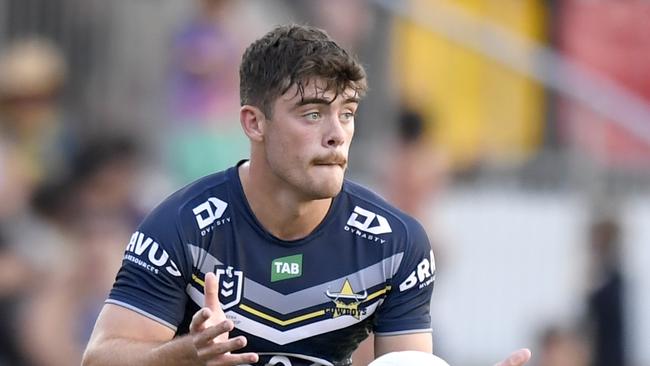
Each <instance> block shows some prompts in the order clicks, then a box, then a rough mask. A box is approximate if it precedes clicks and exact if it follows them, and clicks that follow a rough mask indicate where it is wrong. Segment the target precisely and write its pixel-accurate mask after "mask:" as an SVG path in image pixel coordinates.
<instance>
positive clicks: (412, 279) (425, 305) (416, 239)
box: [374, 220, 435, 336]
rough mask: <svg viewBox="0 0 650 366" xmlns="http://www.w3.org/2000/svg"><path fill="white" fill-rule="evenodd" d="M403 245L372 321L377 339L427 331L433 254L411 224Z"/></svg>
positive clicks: (417, 227)
mask: <svg viewBox="0 0 650 366" xmlns="http://www.w3.org/2000/svg"><path fill="white" fill-rule="evenodd" d="M406 241H407V243H406V245H405V247H404V248H405V249H404V256H403V260H402V262H401V263H400V265H399V269H398V270H397V273H396V274H395V276H394V277H393V279H392V280H391V281H390V283H391V289H390V291H389V293H388V295H387V296H386V299H385V300H384V302H383V303H382V305H381V306H380V307H379V309H378V313H377V316H376V318H375V323H374V332H375V333H376V334H377V335H379V336H382V335H399V334H409V333H423V332H430V331H431V314H430V312H429V309H430V303H431V296H432V292H433V283H434V280H435V262H434V257H433V251H432V250H431V246H430V244H429V239H428V238H427V235H426V233H425V231H424V229H423V228H422V226H421V225H420V224H419V223H417V222H416V221H415V220H413V222H412V224H411V225H409V232H408V234H407V238H406Z"/></svg>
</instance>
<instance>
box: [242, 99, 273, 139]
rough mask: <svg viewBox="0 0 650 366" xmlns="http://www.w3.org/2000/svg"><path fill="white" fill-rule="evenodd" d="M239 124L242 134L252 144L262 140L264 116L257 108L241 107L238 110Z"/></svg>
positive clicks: (264, 128) (264, 125) (264, 123)
mask: <svg viewBox="0 0 650 366" xmlns="http://www.w3.org/2000/svg"><path fill="white" fill-rule="evenodd" d="M239 122H240V123H241V127H242V129H243V130H244V133H245V134H246V136H248V138H249V139H250V140H251V141H252V142H261V141H263V140H264V133H265V131H266V116H265V115H264V113H262V111H261V110H260V109H259V108H257V107H254V106H251V105H244V106H242V107H241V109H240V110H239Z"/></svg>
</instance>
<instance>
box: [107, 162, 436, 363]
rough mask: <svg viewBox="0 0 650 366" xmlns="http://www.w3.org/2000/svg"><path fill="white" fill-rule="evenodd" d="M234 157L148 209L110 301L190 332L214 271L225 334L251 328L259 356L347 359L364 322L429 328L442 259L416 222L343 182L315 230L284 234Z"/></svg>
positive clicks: (264, 359) (391, 329)
mask: <svg viewBox="0 0 650 366" xmlns="http://www.w3.org/2000/svg"><path fill="white" fill-rule="evenodd" d="M240 164H241V163H240ZM238 166H239V164H238ZM238 166H235V167H232V168H230V169H228V170H226V171H223V172H219V173H215V174H212V175H209V176H207V177H205V178H202V179H200V180H198V181H196V182H194V183H192V184H190V185H188V186H187V187H185V188H183V189H181V190H180V191H178V192H176V193H174V194H173V195H172V196H170V197H169V198H167V199H166V200H164V201H163V202H162V203H161V204H160V205H159V206H158V207H157V208H155V209H154V210H153V211H152V212H151V213H150V214H149V215H148V216H147V217H146V218H145V220H144V221H143V222H142V224H141V225H140V226H139V228H138V229H137V231H136V232H135V233H134V234H133V236H132V237H131V240H130V241H129V243H128V245H127V247H126V251H125V256H124V260H123V262H122V267H121V269H120V270H119V272H118V274H117V277H116V281H115V284H114V287H113V289H112V290H111V292H110V295H109V298H108V300H107V301H106V302H107V303H111V304H116V305H119V306H123V307H126V308H128V309H131V310H133V311H135V312H138V313H140V314H142V315H144V316H146V317H149V318H151V319H153V320H155V321H158V322H160V323H162V324H164V325H166V326H168V327H169V328H171V329H173V330H174V331H175V332H176V334H178V335H180V334H184V333H187V332H188V329H189V324H190V321H191V317H192V315H193V314H194V313H195V312H196V311H198V310H199V309H200V308H201V307H202V306H203V303H204V296H203V287H204V281H203V280H204V276H205V274H206V273H208V272H214V273H216V276H217V281H218V284H219V301H220V303H221V307H222V308H223V310H224V312H225V314H226V317H227V318H229V319H231V320H232V321H233V323H234V324H235V329H234V330H233V331H231V332H230V336H231V337H235V336H239V335H243V336H245V337H246V338H247V340H248V344H247V346H246V347H245V348H244V349H242V350H241V352H256V353H258V354H259V355H260V360H259V362H258V363H257V365H267V364H268V365H278V366H290V365H292V366H295V365H349V364H350V355H351V353H352V351H353V350H354V349H355V348H356V347H357V345H358V344H359V342H360V341H362V340H363V339H364V338H366V337H367V335H368V332H369V331H372V332H374V333H375V334H376V335H377V336H382V335H399V334H408V333H421V332H430V331H431V329H430V323H431V319H430V315H429V302H430V299H431V292H432V288H433V282H434V278H435V265H434V259H433V252H432V251H431V248H430V246H429V241H428V239H427V236H426V234H425V232H424V230H423V229H422V227H421V226H420V224H419V223H418V222H417V221H416V220H414V219H413V218H411V217H410V216H408V215H406V214H404V213H402V212H400V211H398V210H397V209H395V208H393V207H391V206H390V205H389V204H387V203H386V202H385V201H384V200H383V199H382V198H380V197H379V196H377V195H376V194H374V193H373V192H371V191H370V190H368V189H366V188H364V187H362V186H360V185H358V184H355V183H353V182H351V181H348V180H345V181H344V183H343V187H342V190H341V192H340V193H339V194H338V195H337V196H336V197H335V198H334V199H333V200H332V204H331V206H330V209H329V211H328V213H327V215H326V216H325V218H324V219H323V220H322V222H321V223H320V224H319V225H318V226H317V228H316V229H314V230H313V232H312V233H310V234H309V235H308V236H306V237H305V238H302V239H299V240H292V241H285V240H281V239H279V238H277V237H275V236H273V235H272V234H270V233H269V232H268V231H266V230H265V229H264V227H263V226H262V225H261V224H260V222H258V220H257V219H256V217H255V215H254V214H253V212H252V210H251V208H250V206H249V205H248V202H247V200H246V197H245V195H244V191H243V188H242V185H241V181H240V179H239V174H238Z"/></svg>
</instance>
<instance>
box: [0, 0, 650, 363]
mask: <svg viewBox="0 0 650 366" xmlns="http://www.w3.org/2000/svg"><path fill="white" fill-rule="evenodd" d="M649 20H650V2H648V1H645V0H546V1H542V0H453V1H452V0H400V1H398V0H384V1H382V0H327V1H325V0H322V1H318V0H245V1H243V0H240V1H237V0H233V1H228V0H186V1H178V0H111V1H104V0H0V334H2V335H3V336H2V337H0V365H74V364H79V361H80V357H81V352H82V351H83V348H84V347H85V343H86V341H87V339H88V336H89V334H90V331H91V330H92V326H93V323H94V319H95V317H96V315H97V314H98V312H99V309H100V308H101V306H102V302H103V300H104V299H105V297H106V295H107V292H108V290H109V288H110V286H111V284H112V281H113V278H114V275H115V273H116V271H117V268H118V267H119V264H120V261H121V257H122V252H123V248H124V246H125V245H126V243H127V242H128V238H129V236H130V234H131V232H133V230H134V229H135V227H136V225H137V224H138V222H139V221H140V220H141V219H142V217H143V216H144V215H145V214H146V212H148V210H150V209H151V208H152V207H153V206H154V205H155V204H156V203H158V202H159V201H160V200H162V199H163V198H164V197H165V196H167V195H168V194H170V193H171V192H173V191H175V190H176V189H178V188H179V187H181V186H182V185H184V184H186V183H188V182H190V181H191V180H193V179H195V178H198V177H200V176H202V175H204V174H207V173H210V172H213V171H217V170H221V169H224V168H226V167H228V166H231V165H233V164H235V163H236V162H237V161H238V160H239V159H241V158H245V157H246V156H247V154H248V142H247V140H246V139H245V137H244V134H243V133H242V132H240V127H239V123H238V108H239V104H238V103H239V100H238V98H239V94H238V64H239V60H240V58H241V54H242V52H243V50H244V48H245V47H246V46H247V45H248V44H249V43H250V42H251V41H253V40H254V39H256V38H257V37H259V36H261V35H263V34H264V33H265V32H266V31H268V30H270V29H271V27H273V26H274V25H277V24H281V23H286V22H298V23H306V24H312V25H316V26H319V27H322V28H324V29H326V30H327V31H328V32H329V33H330V34H331V35H332V36H333V37H334V38H335V39H336V40H338V41H339V42H340V43H341V44H342V45H344V46H345V47H347V48H349V49H351V50H353V51H354V53H356V54H357V55H358V57H359V58H360V59H361V61H362V63H363V64H364V65H365V66H366V68H367V72H368V75H369V84H370V91H369V93H368V96H367V98H366V100H365V101H364V102H363V103H362V106H361V109H360V113H359V116H358V119H357V125H356V129H357V130H356V141H355V143H354V144H353V147H352V152H351V163H350V172H349V173H350V174H349V175H350V177H352V178H354V179H357V180H359V181H361V182H363V183H365V184H366V185H368V186H370V187H372V188H373V189H375V190H376V191H378V192H379V193H381V194H382V195H384V196H385V197H387V198H388V199H389V200H390V201H392V202H394V203H395V204H396V205H398V206H399V207H400V208H402V209H404V210H405V211H407V212H410V213H411V214H413V215H415V216H416V217H418V218H419V219H420V220H421V221H422V222H423V224H424V225H425V226H426V227H427V229H428V231H429V234H430V237H431V239H432V246H433V247H434V251H435V253H436V262H437V282H436V289H435V291H434V299H433V305H432V317H433V323H434V324H433V328H434V350H435V351H434V352H435V353H436V354H438V355H440V356H441V357H443V358H445V359H446V360H447V361H448V362H449V363H451V364H452V365H464V366H474V365H476V366H479V365H492V364H493V363H494V362H496V361H497V360H499V359H501V358H503V357H504V356H505V355H507V354H508V353H509V352H510V351H512V350H514V349H516V348H519V347H523V346H527V347H530V348H532V350H533V355H534V361H533V362H532V365H533V366H535V365H537V366H563V365H567V366H568V365H571V366H581V365H603V366H605V365H606V366H627V365H629V366H648V365H650V265H649V264H650V245H649V244H648V242H649V241H650V225H648V223H650V67H649V66H648V65H650V21H649Z"/></svg>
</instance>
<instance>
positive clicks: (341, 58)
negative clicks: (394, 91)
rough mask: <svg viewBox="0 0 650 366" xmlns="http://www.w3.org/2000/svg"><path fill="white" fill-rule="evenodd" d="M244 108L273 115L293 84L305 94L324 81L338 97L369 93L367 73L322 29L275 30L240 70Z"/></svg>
mask: <svg viewBox="0 0 650 366" xmlns="http://www.w3.org/2000/svg"><path fill="white" fill-rule="evenodd" d="M239 77H240V79H239V96H240V102H241V105H242V106H243V105H253V106H256V107H258V108H260V109H261V110H262V112H264V114H266V115H267V116H270V115H272V113H273V111H272V103H273V101H274V100H275V99H276V98H278V97H279V96H281V95H282V94H284V93H286V92H287V90H289V89H290V88H291V87H292V86H293V85H297V86H298V92H299V93H300V94H301V95H303V93H304V88H305V86H306V85H307V84H308V83H309V82H310V80H312V79H313V78H320V79H322V80H324V81H325V82H326V88H325V90H326V91H330V90H334V91H335V92H336V94H337V95H338V94H340V93H342V92H343V91H344V90H346V89H348V88H351V89H352V90H354V91H355V93H356V94H357V95H358V96H363V94H364V93H365V91H366V90H367V82H366V72H365V70H364V69H363V66H361V64H360V63H359V61H358V60H357V59H356V58H355V57H353V56H352V55H350V54H349V53H348V52H347V51H346V50H344V49H343V48H342V47H341V46H339V45H338V44H337V43H336V42H335V41H334V40H332V38H330V37H329V35H327V33H325V32H324V31H323V30H321V29H318V28H315V27H310V26H305V25H295V24H292V25H283V26H279V27H276V28H275V29H273V30H272V31H270V32H268V33H267V34H266V35H264V36H263V37H262V38H260V39H258V40H256V41H255V42H253V43H252V44H251V45H250V46H249V47H248V48H247V49H246V51H245V52H244V55H243V57H242V62H241V65H240V68H239Z"/></svg>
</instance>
